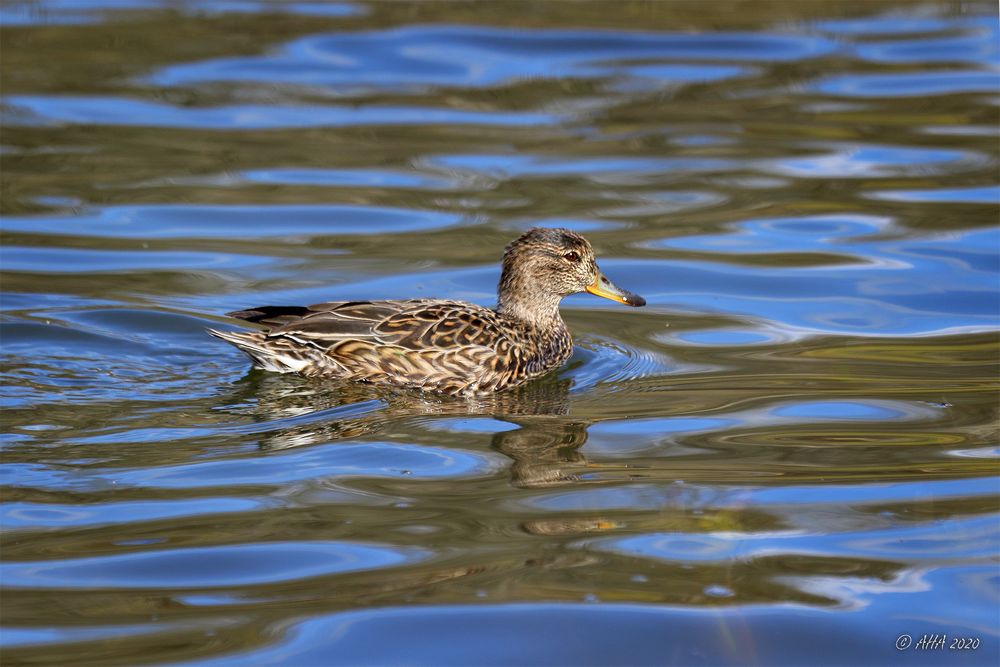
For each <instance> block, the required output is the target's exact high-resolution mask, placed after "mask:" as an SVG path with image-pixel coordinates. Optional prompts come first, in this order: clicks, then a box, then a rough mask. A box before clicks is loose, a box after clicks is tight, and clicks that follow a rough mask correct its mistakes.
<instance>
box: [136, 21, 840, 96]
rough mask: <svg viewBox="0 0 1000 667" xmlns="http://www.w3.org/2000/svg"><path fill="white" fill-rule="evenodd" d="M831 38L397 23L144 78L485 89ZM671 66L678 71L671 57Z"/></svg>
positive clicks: (770, 55)
mask: <svg viewBox="0 0 1000 667" xmlns="http://www.w3.org/2000/svg"><path fill="white" fill-rule="evenodd" d="M834 48H835V43H834V42H833V41H831V40H827V39H825V38H822V37H817V36H815V35H809V36H807V35H794V34H760V33H724V32H716V33H711V34H703V35H691V34H681V33H673V34H671V33H651V32H638V31H635V32H629V33H623V32H622V31H614V32H612V31H603V30H582V29H581V30H559V29H532V30H525V29H523V28H522V29H510V28H494V27H487V26H476V25H462V26H449V25H424V26H402V27H394V28H388V29H383V30H370V31H359V32H353V33H338V34H335V35H329V34H327V35H313V36H308V37H304V38H302V39H299V40H296V41H293V42H291V43H289V44H287V45H286V46H285V47H283V48H282V49H280V50H279V51H276V52H274V53H269V54H267V55H260V56H244V57H231V58H221V59H216V60H208V61H202V62H197V63H188V64H183V65H172V66H169V67H166V68H163V69H161V70H159V71H158V72H155V73H154V74H152V75H151V76H150V77H149V78H148V81H149V82H150V83H154V84H156V85H161V86H181V85H193V84H199V83H207V82H216V83H217V82H222V81H227V82H253V81H261V80H263V79H266V80H267V81H268V82H270V81H273V80H275V78H277V79H279V80H281V81H282V82H284V83H293V84H299V85H306V86H336V87H337V90H339V91H340V92H341V94H343V93H344V91H345V88H346V90H347V91H350V90H351V89H352V88H354V89H362V90H363V89H370V88H372V87H377V88H392V89H393V90H394V91H411V92H419V91H423V90H425V89H427V88H431V87H436V86H465V87H485V86H496V85H500V84H504V83H507V82H509V81H511V80H515V79H524V78H525V77H531V78H553V79H556V78H562V77H566V76H570V77H586V76H589V77H600V76H602V75H605V74H606V73H607V72H608V69H609V67H622V68H624V69H628V68H629V65H617V64H613V63H615V61H616V60H619V61H620V60H621V59H632V60H633V61H634V60H635V59H641V58H657V59H667V58H670V59H676V60H709V61H712V60H730V61H733V62H738V63H745V62H774V61H786V60H796V59H801V58H810V57H818V56H821V55H824V54H826V53H829V52H830V51H832V50H833V49H834ZM658 65H659V64H658V63H638V64H637V65H636V66H638V68H639V69H638V72H639V76H642V75H643V74H646V75H647V76H649V75H651V76H654V77H657V78H660V77H663V76H664V75H666V76H668V77H675V78H676V77H677V76H678V75H679V74H681V73H682V74H684V75H686V76H687V77H688V78H694V79H695V80H697V78H698V77H699V76H700V77H702V78H703V79H707V80H711V79H712V78H724V77H726V76H729V75H731V71H730V70H725V71H723V72H721V73H720V72H719V71H717V66H716V65H714V64H707V65H706V66H705V69H704V71H703V73H702V74H700V75H698V74H694V73H693V72H694V70H695V66H693V65H688V66H687V69H686V70H685V71H683V72H678V71H673V72H671V70H670V69H669V67H668V68H666V69H664V70H662V71H661V70H658V69H657V66H658ZM670 65H671V66H674V67H676V65H674V64H673V63H671V64H670Z"/></svg>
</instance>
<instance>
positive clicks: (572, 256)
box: [563, 250, 580, 262]
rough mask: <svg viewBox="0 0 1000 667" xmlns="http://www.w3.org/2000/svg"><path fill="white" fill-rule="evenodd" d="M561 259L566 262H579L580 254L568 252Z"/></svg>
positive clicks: (572, 251) (573, 251)
mask: <svg viewBox="0 0 1000 667" xmlns="http://www.w3.org/2000/svg"><path fill="white" fill-rule="evenodd" d="M563 259H565V260H566V261H567V262H579V261H580V253H578V252H576V251H575V250H570V251H569V252H567V253H565V254H563Z"/></svg>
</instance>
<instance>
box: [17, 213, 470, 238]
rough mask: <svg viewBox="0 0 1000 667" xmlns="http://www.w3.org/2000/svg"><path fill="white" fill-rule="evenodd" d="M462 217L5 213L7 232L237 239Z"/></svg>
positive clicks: (401, 229)
mask: <svg viewBox="0 0 1000 667" xmlns="http://www.w3.org/2000/svg"><path fill="white" fill-rule="evenodd" d="M462 221H463V218H462V216H459V215H454V214H450V213H443V212H440V211H419V210H415V209H412V208H406V209H404V208H392V207H385V206H350V205H343V204H323V205H306V204H294V205H292V204H289V205H275V204H271V205H255V206H249V205H241V206H220V205H208V204H201V205H191V204H150V205H144V206H106V207H103V208H97V209H91V210H88V211H86V212H84V213H83V214H81V215H74V216H30V217H19V216H5V217H4V219H3V221H2V222H0V227H2V229H4V230H6V231H18V232H27V233H32V234H67V235H79V236H108V237H115V238H149V239H155V238H223V239H228V238H240V237H241V236H242V235H243V234H244V232H245V231H246V230H247V229H248V228H253V230H254V235H255V236H256V237H261V236H272V237H273V236H289V237H295V236H299V237H302V236H314V235H321V234H322V235H327V234H374V233H395V234H399V233H406V232H417V231H427V230H430V229H438V228H442V227H450V226H453V225H457V224H459V223H460V222H462Z"/></svg>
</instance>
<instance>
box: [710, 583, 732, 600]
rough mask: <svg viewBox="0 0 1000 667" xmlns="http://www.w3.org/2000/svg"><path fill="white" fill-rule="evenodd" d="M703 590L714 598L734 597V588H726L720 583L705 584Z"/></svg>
mask: <svg viewBox="0 0 1000 667" xmlns="http://www.w3.org/2000/svg"><path fill="white" fill-rule="evenodd" d="M703 592H704V593H705V595H708V596H710V597H713V598H731V597H733V591H732V589H729V588H726V587H725V586H721V585H719V584H711V585H709V586H705V589H704V590H703Z"/></svg>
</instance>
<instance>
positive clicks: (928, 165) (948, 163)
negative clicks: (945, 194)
mask: <svg viewBox="0 0 1000 667" xmlns="http://www.w3.org/2000/svg"><path fill="white" fill-rule="evenodd" d="M998 83H1000V79H998ZM816 147H817V148H822V149H827V152H826V153H823V154H820V155H816V156H807V157H787V158H780V159H777V160H766V161H762V162H761V163H760V166H761V168H762V169H763V170H765V171H770V172H774V173H778V174H781V175H783V176H795V177H797V178H872V177H876V176H885V177H892V176H927V175H930V174H941V173H954V172H956V171H961V170H963V169H965V170H969V169H972V168H974V167H976V166H977V165H980V164H982V163H983V162H985V161H986V160H987V158H986V156H984V155H982V154H977V153H973V152H969V151H965V152H963V151H956V150H949V149H943V148H909V147H904V146H877V145H872V144H867V143H866V144H844V143H830V144H825V145H821V146H816Z"/></svg>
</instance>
